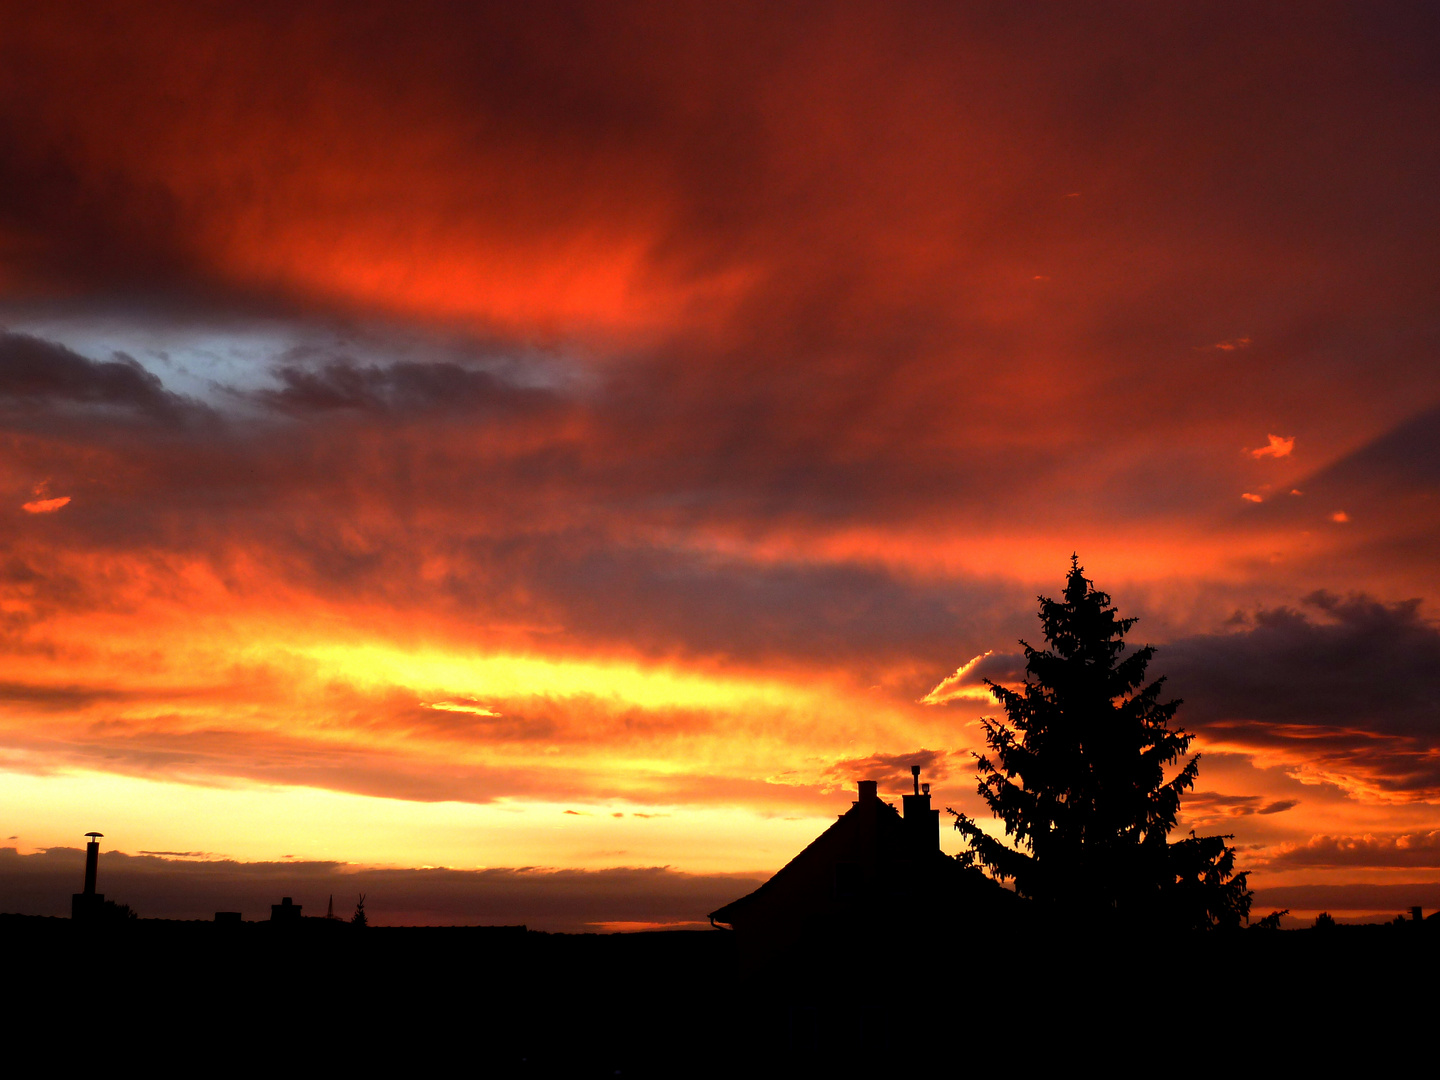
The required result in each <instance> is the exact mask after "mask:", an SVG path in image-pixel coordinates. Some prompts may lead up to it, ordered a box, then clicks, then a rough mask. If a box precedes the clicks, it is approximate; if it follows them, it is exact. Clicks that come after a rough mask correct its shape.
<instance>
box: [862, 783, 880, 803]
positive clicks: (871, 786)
mask: <svg viewBox="0 0 1440 1080" xmlns="http://www.w3.org/2000/svg"><path fill="white" fill-rule="evenodd" d="M878 787H879V781H876V780H861V781H860V784H859V788H860V801H861V802H862V803H865V802H874V801H875V800H876V799H878V798H879V797H880V793H879V791H877V790H876V789H877V788H878Z"/></svg>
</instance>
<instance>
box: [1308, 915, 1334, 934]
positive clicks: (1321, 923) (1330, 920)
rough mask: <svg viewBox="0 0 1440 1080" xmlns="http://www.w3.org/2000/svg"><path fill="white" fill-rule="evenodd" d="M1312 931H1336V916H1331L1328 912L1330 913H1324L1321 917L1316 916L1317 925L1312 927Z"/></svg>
mask: <svg viewBox="0 0 1440 1080" xmlns="http://www.w3.org/2000/svg"><path fill="white" fill-rule="evenodd" d="M1312 929H1315V930H1334V929H1335V916H1334V915H1331V914H1330V912H1328V911H1322V912H1320V914H1319V915H1316V916H1315V924H1314V926H1313V927H1312Z"/></svg>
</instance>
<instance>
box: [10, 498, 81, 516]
mask: <svg viewBox="0 0 1440 1080" xmlns="http://www.w3.org/2000/svg"><path fill="white" fill-rule="evenodd" d="M69 502H70V496H69V495H62V496H60V497H59V498H56V499H33V500H31V501H30V502H27V503H23V504H21V507H20V509H21V510H24V511H25V512H26V513H27V514H53V513H54V512H55V511H56V510H59V509H60V508H61V507H62V506H66V505H68V504H69Z"/></svg>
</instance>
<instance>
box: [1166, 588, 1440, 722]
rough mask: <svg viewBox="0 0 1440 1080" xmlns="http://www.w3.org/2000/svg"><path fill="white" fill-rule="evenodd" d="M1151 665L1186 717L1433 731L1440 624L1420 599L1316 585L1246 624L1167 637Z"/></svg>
mask: <svg viewBox="0 0 1440 1080" xmlns="http://www.w3.org/2000/svg"><path fill="white" fill-rule="evenodd" d="M1155 665H1156V669H1157V670H1159V671H1163V672H1164V673H1165V674H1167V675H1168V677H1169V680H1170V681H1169V685H1168V689H1170V690H1172V691H1174V692H1175V693H1176V694H1177V695H1179V696H1181V697H1183V698H1184V699H1185V713H1184V714H1185V716H1186V718H1187V721H1186V722H1187V723H1189V724H1192V725H1195V726H1197V727H1201V728H1203V727H1205V726H1206V725H1210V724H1215V723H1224V722H1230V721H1247V720H1248V721H1265V722H1270V723H1275V724H1281V725H1285V724H1298V725H1307V726H1313V727H1316V728H1333V729H1336V730H1349V729H1353V728H1359V729H1363V730H1364V731H1368V732H1373V733H1374V734H1377V735H1380V734H1393V735H1401V736H1415V737H1419V738H1424V739H1440V627H1437V626H1436V624H1435V623H1434V622H1432V621H1431V620H1430V619H1428V618H1426V617H1425V616H1424V615H1423V614H1422V613H1421V606H1420V602H1419V601H1418V600H1407V601H1402V602H1399V603H1383V602H1381V601H1378V600H1375V599H1373V598H1371V597H1368V596H1364V595H1352V596H1348V597H1339V596H1335V595H1333V594H1331V593H1327V592H1315V593H1312V594H1310V595H1309V596H1307V597H1306V598H1305V600H1304V608H1301V609H1298V610H1297V609H1294V608H1273V609H1262V610H1261V611H1259V612H1257V613H1256V614H1255V615H1254V616H1253V622H1252V624H1251V626H1250V627H1249V628H1247V629H1245V630H1242V631H1240V632H1237V633H1232V634H1214V635H1204V636H1200V637H1193V638H1186V639H1182V640H1180V641H1174V642H1171V643H1170V644H1169V645H1166V646H1165V647H1164V648H1163V649H1161V650H1160V651H1159V653H1158V654H1157V658H1156V662H1155Z"/></svg>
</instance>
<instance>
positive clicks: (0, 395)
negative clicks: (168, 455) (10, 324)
mask: <svg viewBox="0 0 1440 1080" xmlns="http://www.w3.org/2000/svg"><path fill="white" fill-rule="evenodd" d="M0 402H3V403H4V404H7V405H9V406H10V407H11V408H14V407H15V406H16V405H20V404H23V405H26V406H28V407H29V408H30V409H34V408H35V407H37V406H47V405H50V406H54V405H78V406H97V407H109V408H114V409H121V410H126V411H130V412H135V413H140V414H144V415H147V416H149V417H151V418H153V419H156V420H160V421H162V422H165V423H178V422H180V421H181V420H183V419H184V418H185V417H186V416H187V415H188V414H191V413H194V412H196V411H197V410H200V409H201V407H200V406H199V405H198V404H197V403H196V402H193V401H190V400H189V399H187V398H184V397H181V396H179V395H177V394H173V393H171V392H170V391H168V390H166V389H165V386H164V384H163V383H162V382H161V381H160V380H159V379H158V378H157V377H156V376H155V375H153V374H151V373H150V372H148V371H146V370H145V368H143V367H141V366H140V364H139V363H138V362H136V361H135V360H134V359H133V358H132V357H129V356H126V355H125V354H123V353H116V354H115V358H114V359H113V360H91V359H89V358H87V357H84V356H81V355H80V354H79V353H76V352H73V351H71V350H70V349H67V348H65V346H63V345H58V344H56V343H55V342H52V341H45V340H43V339H41V338H37V337H32V336H30V335H28V334H13V333H0Z"/></svg>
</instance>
